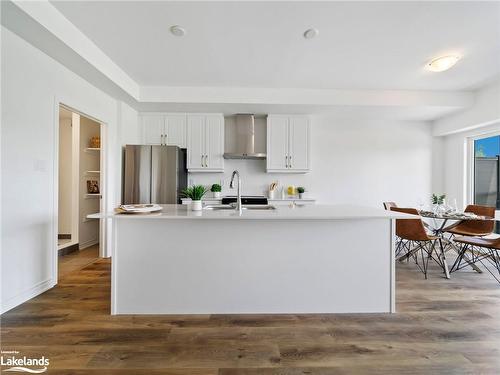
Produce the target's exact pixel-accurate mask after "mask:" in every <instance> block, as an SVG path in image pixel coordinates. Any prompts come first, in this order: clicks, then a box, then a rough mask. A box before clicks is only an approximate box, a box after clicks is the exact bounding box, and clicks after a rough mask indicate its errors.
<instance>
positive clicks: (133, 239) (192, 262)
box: [91, 205, 412, 314]
mask: <svg viewBox="0 0 500 375" xmlns="http://www.w3.org/2000/svg"><path fill="white" fill-rule="evenodd" d="M91 216H92V217H94V218H96V217H98V218H111V219H112V221H113V228H114V230H113V237H114V239H113V243H114V248H113V251H112V281H111V286H112V293H111V298H112V301H111V312H112V314H232V313H234V314H245V313H252V314H253V313H372V312H394V311H395V292H394V287H395V280H394V265H395V260H394V219H396V218H412V216H410V215H404V214H399V213H393V212H387V211H384V210H382V209H374V208H366V207H355V206H326V205H312V206H294V207H277V209H276V210H262V211H260V210H255V211H251V210H244V211H243V213H242V215H241V216H239V215H238V214H237V212H235V211H232V210H231V211H229V210H220V211H215V210H203V211H201V212H195V211H190V210H189V208H188V207H187V206H185V205H165V206H163V211H162V212H161V213H160V214H152V215H117V214H96V215H91Z"/></svg>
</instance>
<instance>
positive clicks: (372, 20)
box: [52, 1, 500, 90]
mask: <svg viewBox="0 0 500 375" xmlns="http://www.w3.org/2000/svg"><path fill="white" fill-rule="evenodd" d="M52 4H53V5H54V6H55V7H56V8H57V9H58V10H59V11H61V12H62V13H63V14H64V16H65V17H66V18H68V19H69V20H70V21H71V22H72V23H73V24H74V25H76V26H77V27H78V28H79V29H80V30H81V31H82V32H83V33H84V34H86V35H87V36H88V37H89V38H90V39H91V40H92V41H94V43H95V44H96V45H97V46H98V47H99V48H101V49H102V51H104V52H105V53H106V54H107V55H108V56H109V57H110V58H111V59H112V60H113V61H114V62H115V63H116V64H117V65H119V66H120V67H121V68H122V69H123V70H124V71H125V72H126V73H128V75H130V77H132V78H133V79H134V80H135V81H136V82H137V83H138V84H139V85H141V86H218V87H221V86H222V87H223V86H233V87H276V88H292V87H294V88H336V89H400V90H467V89H472V88H477V87H478V86H480V85H482V84H483V83H485V82H487V81H489V80H491V79H493V78H494V77H495V76H498V75H499V74H500V42H499V41H500V2H472V1H471V2H330V3H326V2H215V3H214V2H129V1H112V2H103V1H99V2H97V1H96V2H94V1H89V2H83V1H68V2H62V1H57V2H52ZM176 24H178V25H182V26H183V27H184V28H186V30H187V35H186V36H184V37H182V38H178V37H174V36H172V35H171V34H170V33H169V27H170V26H172V25H176ZM311 26H313V27H316V28H318V29H319V32H320V34H319V36H318V37H317V38H316V39H312V40H305V39H304V38H303V37H302V33H303V32H304V30H305V29H307V28H309V27H311ZM447 53H460V54H463V56H464V57H463V59H462V60H461V61H460V62H459V63H458V64H457V65H456V66H455V67H454V68H453V69H451V70H449V71H447V72H444V73H431V72H427V71H426V70H424V69H423V66H424V64H425V63H426V61H428V60H429V59H431V58H433V57H436V56H439V55H442V54H447Z"/></svg>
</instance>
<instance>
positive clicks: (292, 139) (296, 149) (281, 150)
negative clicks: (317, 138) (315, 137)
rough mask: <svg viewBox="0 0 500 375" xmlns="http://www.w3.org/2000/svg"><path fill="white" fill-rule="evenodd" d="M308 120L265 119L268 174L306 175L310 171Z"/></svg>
mask: <svg viewBox="0 0 500 375" xmlns="http://www.w3.org/2000/svg"><path fill="white" fill-rule="evenodd" d="M309 153H310V120H309V117H308V116H301V115H269V116H268V117H267V164H266V167H267V168H266V169H267V172H268V173H306V172H309V170H310V157H309Z"/></svg>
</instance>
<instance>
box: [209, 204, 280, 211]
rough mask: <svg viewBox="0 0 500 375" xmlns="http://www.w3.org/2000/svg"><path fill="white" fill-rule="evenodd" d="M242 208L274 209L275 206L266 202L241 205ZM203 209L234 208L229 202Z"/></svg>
mask: <svg viewBox="0 0 500 375" xmlns="http://www.w3.org/2000/svg"><path fill="white" fill-rule="evenodd" d="M241 208H242V209H243V210H275V209H276V207H274V206H271V205H268V204H255V205H243V206H242V207H241ZM203 209H204V210H234V209H235V206H234V205H230V204H220V205H211V206H205V207H203Z"/></svg>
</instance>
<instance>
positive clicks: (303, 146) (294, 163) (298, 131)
mask: <svg viewBox="0 0 500 375" xmlns="http://www.w3.org/2000/svg"><path fill="white" fill-rule="evenodd" d="M288 129H289V130H288V131H289V136H288V137H289V138H288V139H289V146H288V169H289V170H291V171H294V172H299V171H302V172H305V171H308V170H309V118H308V117H306V116H290V119H289V128H288Z"/></svg>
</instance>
